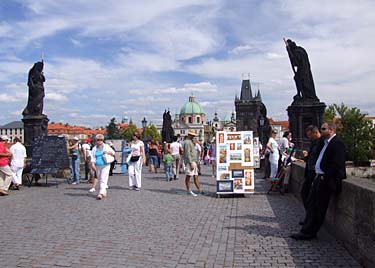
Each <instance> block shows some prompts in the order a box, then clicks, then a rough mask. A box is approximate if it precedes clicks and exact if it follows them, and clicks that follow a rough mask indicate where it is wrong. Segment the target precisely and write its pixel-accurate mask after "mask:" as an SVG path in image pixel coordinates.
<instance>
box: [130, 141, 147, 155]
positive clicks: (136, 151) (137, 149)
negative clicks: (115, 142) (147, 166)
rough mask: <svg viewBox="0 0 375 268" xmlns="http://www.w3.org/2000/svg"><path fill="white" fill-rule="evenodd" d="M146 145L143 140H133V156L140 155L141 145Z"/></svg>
mask: <svg viewBox="0 0 375 268" xmlns="http://www.w3.org/2000/svg"><path fill="white" fill-rule="evenodd" d="M142 146H143V147H144V143H143V141H141V140H139V141H138V142H137V143H134V142H132V143H131V146H130V147H131V148H132V153H131V155H132V156H138V155H141V147H142Z"/></svg>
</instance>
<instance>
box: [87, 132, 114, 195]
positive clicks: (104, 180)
mask: <svg viewBox="0 0 375 268" xmlns="http://www.w3.org/2000/svg"><path fill="white" fill-rule="evenodd" d="M91 154H92V156H91V167H92V169H93V170H95V171H96V177H97V178H98V179H99V194H98V195H97V196H96V199H98V200H101V199H103V198H104V197H107V188H108V177H109V169H110V167H111V165H110V163H108V164H107V163H106V162H105V161H104V158H103V155H104V154H109V155H112V156H115V152H114V151H113V149H112V148H111V147H110V146H109V145H108V144H105V143H104V136H103V134H97V135H96V145H95V147H94V148H93V149H92V152H91Z"/></svg>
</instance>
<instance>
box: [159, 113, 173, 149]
mask: <svg viewBox="0 0 375 268" xmlns="http://www.w3.org/2000/svg"><path fill="white" fill-rule="evenodd" d="M173 135H174V130H173V128H172V117H171V114H170V112H169V111H168V112H167V111H164V114H163V128H162V130H161V136H162V139H163V142H164V141H165V142H167V143H171V142H173Z"/></svg>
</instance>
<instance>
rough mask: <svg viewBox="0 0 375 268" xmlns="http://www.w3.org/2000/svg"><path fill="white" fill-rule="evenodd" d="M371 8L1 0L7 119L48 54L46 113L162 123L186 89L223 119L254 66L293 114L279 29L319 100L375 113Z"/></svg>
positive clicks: (284, 0) (270, 93)
mask: <svg viewBox="0 0 375 268" xmlns="http://www.w3.org/2000/svg"><path fill="white" fill-rule="evenodd" d="M374 10H375V1H372V0H369V1H365V0H363V1H362V0H358V1H351V0H340V1H325V0H317V1H289V0H269V1H260V0H259V1H255V0H238V1H230V0H228V1H224V0H189V1H176V0H160V1H143V0H138V1H117V0H106V1H102V0H100V1H99V0H98V1H97V0H91V1H87V0H86V1H82V0H74V1H71V0H66V1H64V0H61V1H57V0H56V1H52V0H40V1H37V0H33V1H31V0H30V1H29V0H14V1H10V0H3V1H1V2H0V124H5V123H8V122H10V121H13V120H20V119H21V118H22V115H21V113H22V110H23V109H24V108H25V106H26V103H27V91H28V89H27V84H26V83H27V73H28V71H29V69H30V68H31V67H32V65H33V63H34V62H36V61H38V60H40V57H41V54H42V52H43V53H44V61H45V66H44V73H45V76H46V83H45V90H46V97H45V101H44V113H45V114H47V115H48V117H49V118H50V121H54V122H64V123H66V122H68V123H72V124H79V125H87V126H91V127H95V126H104V125H106V124H107V123H108V122H109V120H110V119H111V118H112V117H115V118H116V119H117V121H121V119H122V117H123V116H124V115H127V116H128V117H129V118H132V119H133V121H134V122H135V123H136V124H137V125H138V126H140V125H141V123H140V121H141V120H142V118H143V117H146V119H147V120H148V122H152V123H154V124H160V123H161V119H162V114H163V112H164V110H165V109H168V108H169V109H170V110H171V112H172V113H173V114H174V113H175V112H176V111H179V110H180V108H181V106H182V105H183V104H184V103H185V102H187V100H188V97H189V95H190V94H194V96H196V100H197V101H198V102H200V103H201V105H202V106H203V109H204V110H205V112H206V114H207V119H208V120H210V119H212V118H213V114H214V112H215V110H216V111H217V112H218V114H219V117H221V118H223V117H224V116H225V115H226V114H230V113H231V112H232V110H234V97H235V95H236V94H239V92H240V87H241V81H242V77H244V78H247V74H248V73H250V81H251V83H252V89H253V93H254V94H255V93H256V91H257V90H258V88H259V89H260V91H261V95H262V98H263V102H264V103H265V105H266V106H267V110H268V116H269V117H272V118H274V119H278V120H286V119H287V113H286V108H287V107H288V105H290V104H291V102H292V99H293V96H294V95H295V93H296V89H295V84H294V81H293V74H292V70H291V67H290V62H289V59H288V56H287V53H286V50H285V46H284V43H283V40H282V38H283V37H287V38H291V39H293V40H294V41H295V42H296V43H297V45H300V46H302V47H304V48H305V49H306V50H307V52H308V54H309V58H310V63H311V68H312V72H313V77H314V82H315V87H316V92H317V95H318V97H319V98H320V100H321V101H323V102H325V103H326V104H332V103H341V102H344V103H345V104H346V105H348V106H356V107H359V108H360V109H361V110H362V111H363V112H367V113H368V114H370V115H375V105H374V99H375V93H374V92H375V91H374V89H373V87H374V84H375V64H374V62H375V53H374V49H373V47H375V42H374V41H375V40H374V39H375V16H374V15H373V11H374Z"/></svg>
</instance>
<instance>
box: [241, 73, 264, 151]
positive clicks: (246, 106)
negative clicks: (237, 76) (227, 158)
mask: <svg viewBox="0 0 375 268" xmlns="http://www.w3.org/2000/svg"><path fill="white" fill-rule="evenodd" d="M234 105H235V107H236V129H237V131H249V130H250V131H253V132H254V136H258V137H260V139H261V141H262V143H263V144H264V141H265V140H266V139H267V138H268V137H269V133H268V132H269V130H270V129H269V122H268V120H267V109H266V106H265V105H264V104H263V102H262V97H261V95H260V92H259V90H258V92H257V94H256V95H255V96H253V93H252V90H251V84H250V75H249V78H248V79H243V80H242V86H241V94H240V97H238V96H236V97H235V101H234Z"/></svg>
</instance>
